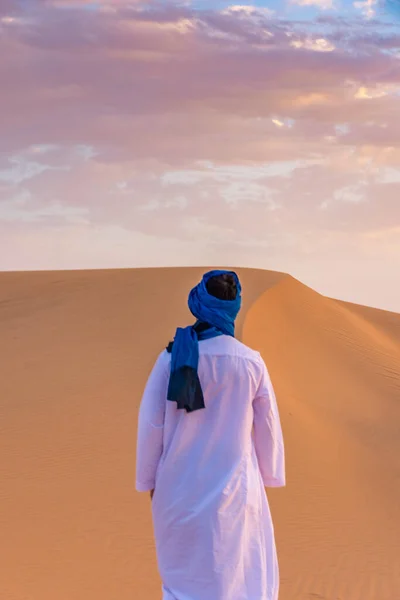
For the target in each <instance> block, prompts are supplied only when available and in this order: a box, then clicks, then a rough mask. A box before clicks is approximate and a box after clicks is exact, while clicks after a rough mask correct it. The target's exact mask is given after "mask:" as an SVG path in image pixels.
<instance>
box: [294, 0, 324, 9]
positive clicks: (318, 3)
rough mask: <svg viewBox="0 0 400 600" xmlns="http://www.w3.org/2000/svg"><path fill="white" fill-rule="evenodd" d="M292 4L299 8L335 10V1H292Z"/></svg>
mask: <svg viewBox="0 0 400 600" xmlns="http://www.w3.org/2000/svg"><path fill="white" fill-rule="evenodd" d="M291 2H292V4H297V5H298V6H315V7H317V8H321V9H322V10H327V9H331V8H335V0H291Z"/></svg>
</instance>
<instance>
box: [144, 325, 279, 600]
mask: <svg viewBox="0 0 400 600" xmlns="http://www.w3.org/2000/svg"><path fill="white" fill-rule="evenodd" d="M199 352H200V359H199V369H198V372H199V378H200V382H201V385H202V389H203V393H204V399H205V404H206V408H205V409H202V410H198V411H195V412H193V413H186V411H183V410H178V409H177V405H176V403H175V402H170V401H168V400H167V399H166V396H167V386H168V379H169V374H170V364H171V356H170V354H168V353H167V352H166V351H164V352H162V353H161V354H160V356H159V357H158V360H157V362H156V364H155V366H154V369H153V371H152V373H151V374H150V377H149V379H148V382H147V385H146V388H145V391H144V395H143V398H142V402H141V406H140V413H139V423H138V442H137V465H136V489H137V490H138V491H149V490H152V489H153V488H154V489H155V493H154V497H153V502H152V510H153V523H154V533H155V540H156V550H157V559H158V566H159V571H160V575H161V579H162V583H163V588H162V589H163V597H162V598H163V600H277V598H278V591H279V570H278V561H277V554H276V548H275V539H274V529H273V524H272V519H271V513H270V510H269V506H268V500H267V497H266V494H265V490H264V486H266V487H280V486H284V485H285V459H284V446H283V438H282V430H281V424H280V420H279V414H278V408H277V404H276V399H275V394H274V391H273V387H272V384H271V381H270V378H269V375H268V371H267V368H266V366H265V364H264V361H263V359H262V358H261V356H260V354H259V353H258V352H255V351H253V350H251V349H250V348H248V347H247V346H245V345H244V344H242V343H241V342H239V341H238V340H236V339H234V338H232V337H229V336H225V335H224V336H220V337H217V338H213V339H210V340H204V341H201V342H200V343H199Z"/></svg>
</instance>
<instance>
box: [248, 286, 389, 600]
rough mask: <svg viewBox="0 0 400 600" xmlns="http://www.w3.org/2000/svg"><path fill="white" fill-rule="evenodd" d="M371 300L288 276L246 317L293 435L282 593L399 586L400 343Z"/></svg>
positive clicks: (348, 597)
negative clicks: (354, 301)
mask: <svg viewBox="0 0 400 600" xmlns="http://www.w3.org/2000/svg"><path fill="white" fill-rule="evenodd" d="M371 310H372V309H368V310H365V311H364V310H359V309H358V308H356V309H355V310H353V308H352V306H351V305H347V304H345V303H341V302H338V301H335V300H331V299H329V298H325V297H323V296H321V295H320V294H318V293H316V292H314V291H313V290H311V289H310V288H307V287H306V286H304V285H303V284H301V283H299V282H298V281H296V280H294V279H293V278H286V279H285V280H283V281H282V282H280V283H279V284H278V285H277V286H275V287H274V288H273V289H271V290H268V291H266V292H265V293H264V294H263V295H262V296H261V297H260V298H259V299H258V300H257V301H256V303H255V304H254V305H253V306H252V308H251V309H250V311H249V312H248V313H247V316H246V319H245V323H244V327H243V340H244V342H245V343H248V344H249V345H252V346H254V347H256V348H258V349H259V350H260V351H261V353H262V354H263V356H264V358H265V360H266V362H267V364H268V366H269V370H270V373H271V377H272V380H273V382H274V385H275V388H276V392H277V395H278V397H279V400H280V409H281V414H282V421H283V427H284V433H285V438H286V447H287V461H288V488H287V490H286V491H285V493H283V494H282V493H279V492H278V493H276V492H274V491H272V492H271V504H272V508H273V511H274V514H275V515H276V519H277V522H278V526H277V535H278V541H279V548H280V551H281V555H282V557H284V559H283V561H282V598H283V599H284V600H300V599H302V598H306V597H310V598H311V597H315V598H324V599H325V598H326V599H330V598H341V599H342V598H343V600H377V599H378V598H379V599H380V600H395V598H396V597H397V595H398V593H399V590H400V580H399V577H400V576H399V572H398V567H397V565H398V558H397V557H398V554H399V545H398V540H399V539H400V509H399V501H398V499H399V492H400V480H399V475H400V460H399V459H400V354H399V350H400V344H396V342H395V338H393V337H390V330H389V329H388V328H387V327H386V326H385V318H384V317H385V315H383V314H380V315H379V318H375V319H374V318H372V319H369V318H368V317H369V315H371V314H374V313H373V312H372V313H371V312H370V311H371ZM386 317H387V319H388V320H389V321H390V322H393V321H396V323H397V324H398V325H399V324H400V315H393V313H387V315H386ZM307 594H308V595H307Z"/></svg>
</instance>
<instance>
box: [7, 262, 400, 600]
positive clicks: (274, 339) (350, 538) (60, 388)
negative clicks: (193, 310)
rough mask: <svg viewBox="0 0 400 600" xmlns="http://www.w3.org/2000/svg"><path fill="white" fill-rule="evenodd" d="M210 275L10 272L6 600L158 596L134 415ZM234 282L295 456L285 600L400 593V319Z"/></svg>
mask: <svg viewBox="0 0 400 600" xmlns="http://www.w3.org/2000/svg"><path fill="white" fill-rule="evenodd" d="M203 270H204V269H197V268H196V269H186V268H185V269H143V270H127V271H96V272H53V273H3V274H0V335H1V348H0V359H1V365H2V377H1V378H0V420H1V421H0V422H1V426H0V427H1V432H0V477H1V482H2V486H1V492H0V520H1V521H0V526H1V532H2V543H1V545H0V547H1V554H0V562H1V565H2V573H1V575H0V599H1V600H89V599H96V600H117V599H118V600H128V599H129V600H132V599H136V598H137V599H143V600H152V599H154V600H155V599H157V598H159V597H160V593H159V590H160V584H159V580H158V576H157V571H156V565H155V556H154V545H153V540H152V529H151V520H150V510H149V500H148V498H147V496H146V495H139V494H136V493H135V492H134V465H135V441H136V440H135V434H136V418H137V410H138V405H139V401H140V394H141V391H142V388H143V385H144V383H145V380H146V377H147V374H148V372H149V370H150V368H151V365H152V363H153V360H154V358H155V356H156V355H157V354H158V352H159V351H160V349H161V348H162V347H163V345H165V344H166V343H167V342H168V340H169V339H170V338H171V337H172V335H173V333H174V329H175V327H176V325H177V324H182V325H184V324H186V323H189V322H191V318H190V315H189V312H188V310H187V308H186V294H187V291H188V289H189V287H190V286H191V285H193V284H195V283H196V282H197V280H198V278H199V276H200V275H201V273H202V272H203ZM238 271H239V274H240V276H241V279H242V281H243V285H244V291H245V301H244V307H243V311H242V315H241V318H240V321H239V323H238V334H239V336H240V337H241V338H242V339H243V341H244V342H245V343H248V344H249V345H252V346H254V347H256V348H258V349H259V350H260V351H261V352H262V353H263V355H264V357H265V359H266V361H267V364H268V366H269V370H270V372H271V376H272V379H273V382H274V385H275V387H276V391H277V394H278V397H279V403H280V409H281V416H282V422H283V428H284V433H285V438H286V445H287V462H288V487H287V488H286V489H285V490H276V491H275V492H274V493H270V499H271V505H272V509H273V512H274V517H275V523H276V530H277V538H278V544H279V550H280V561H281V571H282V593H281V600H303V599H304V600H306V599H307V600H308V599H314V600H315V599H321V600H322V599H323V600H400V568H399V556H400V542H399V540H400V508H399V505H400V502H399V498H400V315H397V314H393V313H386V312H384V311H377V310H373V309H368V308H365V307H359V306H355V305H351V304H347V303H343V302H338V301H335V300H331V299H328V298H325V297H323V296H321V295H319V294H317V293H316V292H314V291H313V290H311V289H309V288H307V287H306V286H304V285H302V284H301V283H299V282H298V281H296V280H294V279H293V278H292V277H289V276H287V275H284V274H281V273H274V272H268V271H256V270H247V269H239V270H238ZM210 600H212V599H210ZM227 600H228V599H227Z"/></svg>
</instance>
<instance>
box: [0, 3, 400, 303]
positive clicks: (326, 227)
mask: <svg viewBox="0 0 400 600" xmlns="http://www.w3.org/2000/svg"><path fill="white" fill-rule="evenodd" d="M396 4H398V3H396V2H379V1H375V2H374V0H365V1H362V0H360V1H358V2H354V3H353V2H352V1H345V0H288V1H286V0H279V1H278V0H276V1H272V2H261V1H259V2H255V3H246V2H245V3H243V4H241V5H233V4H232V3H228V2H218V0H213V1H208V0H198V1H195V0H194V1H193V2H191V1H187V2H168V1H164V2H150V1H149V2H141V1H140V0H138V1H136V2H132V0H130V1H129V2H128V1H125V0H119V1H117V0H114V1H111V0H104V1H103V0H100V1H97V2H88V1H84V0H80V1H79V0H76V1H73V0H48V1H46V0H25V1H22V0H21V1H20V2H18V0H1V2H0V269H1V270H19V269H64V268H99V267H107V268H108V267H141V266H169V265H182V266H185V265H218V266H224V265H228V266H251V267H260V268H267V269H273V270H282V271H286V272H290V273H291V274H292V275H294V276H295V277H297V278H298V279H301V280H302V281H303V282H304V283H306V284H308V285H310V286H312V287H314V288H315V289H316V290H318V291H320V292H322V293H324V294H327V295H330V296H333V297H338V298H343V299H347V300H350V301H355V302H359V303H362V304H368V305H371V306H376V307H382V308H387V309H389V310H394V311H397V312H400V26H399V24H400V10H396Z"/></svg>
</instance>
